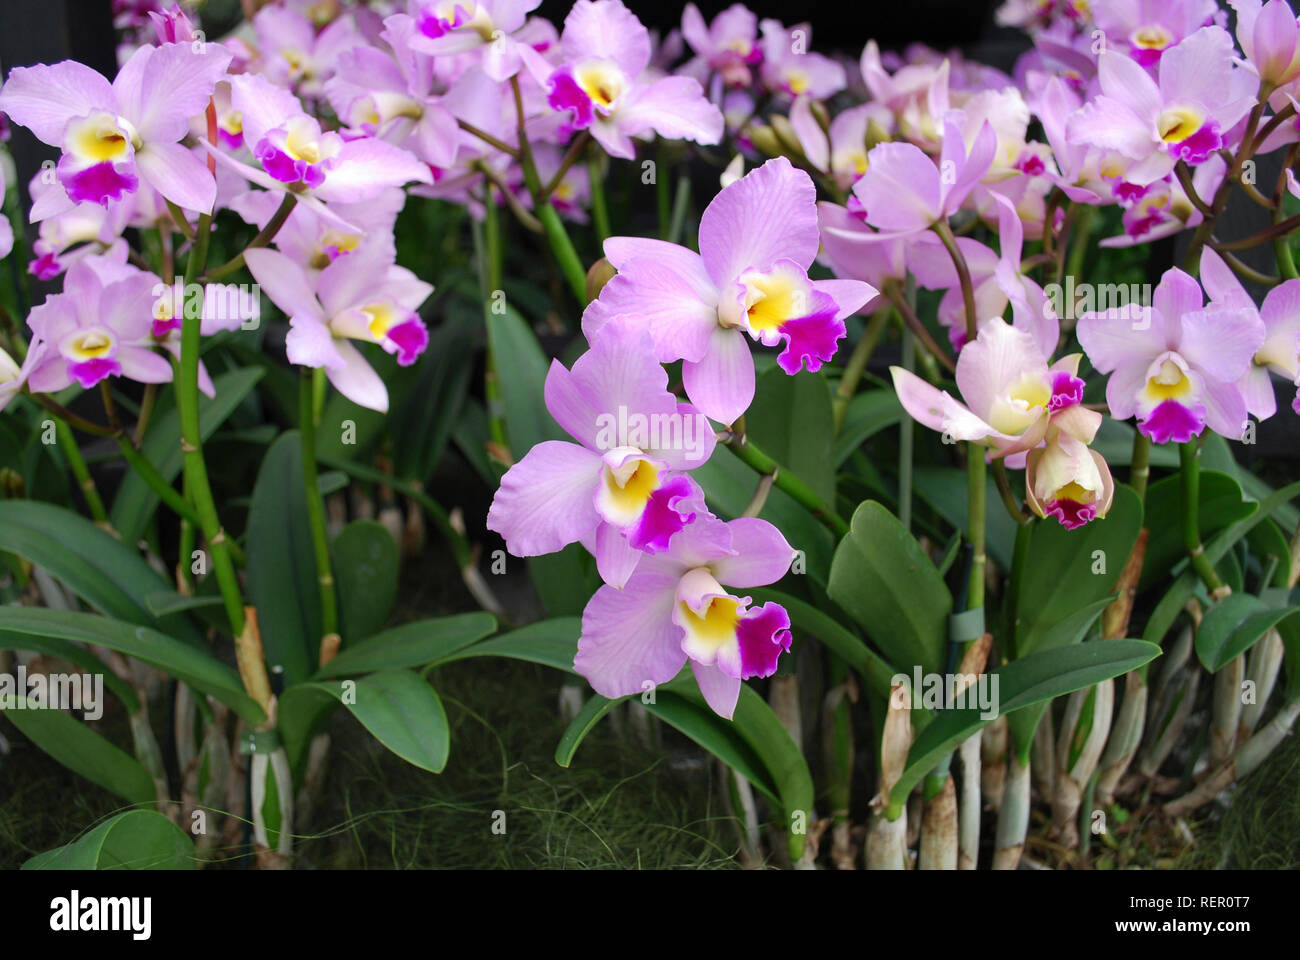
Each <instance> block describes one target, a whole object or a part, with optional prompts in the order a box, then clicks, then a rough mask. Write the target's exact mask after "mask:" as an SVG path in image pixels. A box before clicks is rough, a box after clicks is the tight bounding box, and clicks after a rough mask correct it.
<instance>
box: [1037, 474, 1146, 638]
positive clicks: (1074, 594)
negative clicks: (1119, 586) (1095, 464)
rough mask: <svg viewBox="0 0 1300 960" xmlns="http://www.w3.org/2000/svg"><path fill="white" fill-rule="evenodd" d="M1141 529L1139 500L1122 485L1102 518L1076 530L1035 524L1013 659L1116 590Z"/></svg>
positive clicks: (1053, 523)
mask: <svg viewBox="0 0 1300 960" xmlns="http://www.w3.org/2000/svg"><path fill="white" fill-rule="evenodd" d="M1141 528H1142V504H1141V501H1139V500H1138V497H1137V494H1135V493H1134V492H1133V490H1132V488H1130V487H1127V486H1124V485H1117V486H1116V488H1115V500H1114V502H1113V503H1112V504H1111V507H1110V511H1109V512H1108V513H1107V514H1106V516H1105V517H1104V518H1103V519H1100V520H1093V521H1091V522H1090V523H1088V524H1087V525H1086V526H1084V527H1081V528H1080V529H1077V530H1066V529H1065V528H1064V527H1062V526H1061V525H1060V524H1059V523H1057V522H1056V521H1055V520H1052V519H1048V520H1040V521H1038V522H1037V523H1035V524H1034V529H1033V532H1032V534H1031V536H1030V541H1029V547H1028V553H1027V554H1026V556H1025V563H1024V570H1023V574H1022V576H1021V582H1020V590H1019V595H1018V596H1019V601H1018V603H1017V609H1016V624H1015V644H1014V649H1015V654H1016V656H1017V657H1020V656H1024V655H1026V654H1030V653H1033V652H1035V651H1036V650H1039V649H1041V648H1042V645H1043V639H1044V637H1045V636H1046V635H1047V634H1048V633H1049V631H1052V630H1053V628H1055V627H1057V626H1058V625H1059V624H1060V623H1061V622H1062V621H1064V620H1067V619H1068V618H1070V617H1072V616H1073V615H1075V614H1077V613H1078V612H1079V611H1080V610H1083V609H1084V608H1089V607H1092V606H1094V605H1095V604H1097V603H1098V601H1100V600H1101V599H1102V598H1104V597H1109V596H1110V595H1111V594H1112V593H1113V592H1114V590H1115V582H1116V581H1117V580H1118V579H1119V575H1120V572H1121V571H1122V570H1123V569H1124V564H1125V563H1126V562H1127V561H1128V557H1129V554H1130V553H1131V552H1132V550H1133V544H1134V543H1135V542H1136V541H1137V536H1138V531H1139V530H1140V529H1141Z"/></svg>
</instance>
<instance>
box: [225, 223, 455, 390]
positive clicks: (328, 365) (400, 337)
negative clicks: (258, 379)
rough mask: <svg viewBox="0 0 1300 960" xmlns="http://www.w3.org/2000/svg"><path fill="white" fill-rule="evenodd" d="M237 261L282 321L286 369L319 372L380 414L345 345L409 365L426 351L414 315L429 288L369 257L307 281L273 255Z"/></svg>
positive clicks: (365, 375)
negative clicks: (370, 347)
mask: <svg viewBox="0 0 1300 960" xmlns="http://www.w3.org/2000/svg"><path fill="white" fill-rule="evenodd" d="M244 261H245V262H246V263H247V264H248V270H249V272H250V273H251V274H252V275H253V279H254V280H256V281H257V282H258V283H259V284H261V286H262V289H263V291H264V292H265V293H266V295H267V296H268V297H270V298H271V301H272V302H273V303H274V304H275V305H276V306H277V307H279V308H280V309H281V310H283V311H284V313H285V315H286V316H287V317H288V318H289V327H290V329H289V337H288V341H287V346H288V354H289V362H290V363H298V364H302V365H303V366H305V367H324V368H325V373H326V375H327V376H328V377H329V380H330V383H332V384H334V386H335V388H336V389H337V390H338V391H339V393H341V394H343V395H344V396H345V397H347V398H348V399H349V400H351V401H352V402H354V403H357V404H360V405H361V406H363V407H368V408H369V409H371V410H378V411H379V412H380V413H385V412H387V410H388V390H387V388H386V387H385V386H384V381H383V380H381V379H380V377H379V374H377V373H376V372H375V371H374V368H373V367H371V366H370V364H369V363H367V362H366V359H365V357H364V356H362V354H361V351H360V350H358V349H357V348H356V346H354V345H353V343H352V341H353V340H359V341H362V342H368V343H377V344H379V345H380V346H381V347H383V348H384V350H385V351H387V352H388V353H391V354H395V355H396V356H397V362H398V363H399V364H400V365H402V366H410V365H411V364H413V363H415V361H416V360H418V359H419V357H420V354H422V353H423V352H424V349H425V347H427V346H428V345H429V331H428V329H427V328H426V327H425V325H424V321H423V320H421V319H420V316H419V314H418V313H416V312H415V311H416V309H417V308H418V307H419V306H420V304H422V303H423V302H424V301H425V300H426V299H427V298H428V296H429V294H431V293H432V292H433V287H432V286H431V285H429V284H427V283H425V282H424V281H423V280H420V279H418V278H417V277H416V276H415V274H413V273H411V271H409V270H407V269H406V268H405V267H399V266H397V265H396V264H394V263H393V262H392V260H391V259H390V258H388V257H386V256H385V255H384V251H382V250H376V249H367V250H363V251H357V252H356V253H353V254H351V255H349V256H346V257H341V258H340V259H338V260H335V261H334V262H333V263H331V264H330V265H329V266H328V267H326V268H325V269H324V270H322V271H321V272H320V274H319V275H317V276H316V277H315V279H314V280H313V279H312V277H311V276H310V275H309V274H308V272H307V270H306V269H305V268H304V267H303V266H302V265H301V264H299V263H296V262H295V261H293V260H291V259H289V258H288V257H287V256H285V255H284V254H283V253H280V252H279V251H278V250H267V249H264V248H262V249H253V250H248V251H246V252H245V254H244Z"/></svg>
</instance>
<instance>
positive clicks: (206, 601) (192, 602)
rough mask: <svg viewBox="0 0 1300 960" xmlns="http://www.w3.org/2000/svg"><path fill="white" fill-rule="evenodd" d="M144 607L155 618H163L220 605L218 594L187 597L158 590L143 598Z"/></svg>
mask: <svg viewBox="0 0 1300 960" xmlns="http://www.w3.org/2000/svg"><path fill="white" fill-rule="evenodd" d="M144 602H145V606H147V607H148V608H149V612H150V613H152V614H153V615H154V616H156V617H165V616H168V615H170V614H173V613H180V612H181V611H182V610H202V609H204V608H207V607H219V606H221V605H222V599H221V596H220V594H210V595H202V596H200V595H197V594H196V595H195V596H191V597H187V596H185V595H184V594H180V593H177V592H176V591H175V590H159V591H157V592H156V593H151V594H149V595H148V596H147V597H145V598H144Z"/></svg>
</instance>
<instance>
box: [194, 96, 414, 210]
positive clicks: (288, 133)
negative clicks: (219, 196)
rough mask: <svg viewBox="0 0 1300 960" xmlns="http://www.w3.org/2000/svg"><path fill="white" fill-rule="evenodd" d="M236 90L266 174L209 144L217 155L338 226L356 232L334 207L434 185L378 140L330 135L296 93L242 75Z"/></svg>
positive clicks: (249, 141) (248, 137)
mask: <svg viewBox="0 0 1300 960" xmlns="http://www.w3.org/2000/svg"><path fill="white" fill-rule="evenodd" d="M230 87H231V103H232V104H233V105H234V108H235V109H236V110H238V111H239V113H240V116H241V118H242V124H243V133H244V141H245V144H246V145H247V146H248V147H250V148H251V149H252V151H253V154H254V156H255V157H257V159H258V161H259V162H260V163H261V165H262V169H261V170H258V169H256V168H254V167H250V166H249V165H247V164H245V163H242V162H240V161H238V160H235V159H234V158H233V157H230V156H228V155H227V154H225V153H222V152H221V151H219V150H217V149H216V148H215V147H213V146H212V145H211V144H209V145H208V149H209V150H210V151H211V153H212V155H213V156H215V157H216V158H217V160H218V161H220V162H221V163H223V164H225V165H226V166H227V167H229V168H230V169H232V170H234V171H236V172H237V173H239V174H240V175H242V176H243V177H244V178H245V179H247V180H248V181H249V182H251V183H255V184H257V185H258V186H260V187H264V188H266V189H267V190H272V191H278V192H279V193H281V194H282V193H283V192H284V191H289V190H292V191H293V193H294V194H296V195H297V197H298V202H299V203H305V204H307V205H308V206H310V207H311V208H312V210H313V211H314V212H315V213H316V214H317V215H319V216H321V217H323V218H325V219H327V220H330V221H331V222H333V223H334V224H335V225H336V226H339V227H341V228H343V229H353V230H355V229H356V228H355V226H354V225H353V224H350V223H348V222H347V221H346V220H344V219H343V218H342V217H340V216H339V215H338V214H337V213H336V212H334V211H333V210H332V209H330V208H329V207H328V206H326V204H327V203H329V202H331V201H341V202H344V203H359V202H364V201H367V200H371V199H373V198H374V197H376V196H378V195H379V194H380V193H382V192H383V191H384V190H385V189H387V188H389V187H400V186H402V185H403V184H405V183H409V182H410V181H412V180H414V181H417V182H419V183H432V182H433V176H432V174H431V173H430V172H429V167H428V166H427V165H426V164H423V163H421V162H420V161H419V160H417V159H416V158H415V157H413V156H412V155H411V154H409V153H407V152H406V151H405V150H403V149H401V148H400V147H395V146H393V145H392V144H391V143H386V142H384V141H383V140H379V139H376V138H374V137H363V138H361V139H358V140H344V139H343V137H341V136H340V135H339V134H337V133H334V132H332V131H322V130H321V126H320V123H319V122H318V121H317V120H316V118H315V117H310V116H308V115H307V114H306V113H304V112H303V109H302V105H301V104H300V103H299V102H298V99H297V98H296V97H295V96H294V95H293V94H292V93H290V92H289V91H288V90H285V89H283V88H281V87H277V86H275V84H273V83H271V82H270V81H268V80H267V79H266V78H265V77H261V76H258V75H256V74H241V75H240V76H237V77H232V78H231V80H230ZM322 201H324V202H322Z"/></svg>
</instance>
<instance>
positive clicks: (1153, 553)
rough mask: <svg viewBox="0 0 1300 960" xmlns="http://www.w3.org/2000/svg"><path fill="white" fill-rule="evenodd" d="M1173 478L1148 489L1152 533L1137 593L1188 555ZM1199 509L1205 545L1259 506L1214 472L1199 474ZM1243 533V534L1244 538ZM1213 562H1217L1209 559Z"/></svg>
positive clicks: (1227, 478)
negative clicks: (1212, 537)
mask: <svg viewBox="0 0 1300 960" xmlns="http://www.w3.org/2000/svg"><path fill="white" fill-rule="evenodd" d="M1181 482H1182V478H1181V477H1179V476H1177V475H1175V476H1172V477H1165V478H1164V479H1163V480H1158V481H1156V482H1155V483H1153V484H1151V486H1150V487H1149V488H1147V499H1146V527H1147V529H1148V530H1150V531H1151V537H1150V539H1149V540H1148V541H1147V555H1146V560H1145V561H1144V562H1143V564H1142V579H1141V582H1140V583H1139V586H1138V589H1139V590H1146V589H1147V588H1148V587H1150V586H1151V585H1152V584H1154V583H1156V582H1158V581H1159V580H1161V579H1163V578H1164V577H1166V576H1168V574H1169V571H1170V570H1171V569H1172V568H1173V567H1174V566H1176V565H1177V564H1178V563H1179V561H1181V560H1182V559H1183V558H1184V557H1185V556H1186V555H1187V548H1186V546H1185V545H1184V543H1183V523H1182V519H1183V500H1182V489H1181V487H1180V483H1181ZM1200 483H1201V485H1200V493H1201V498H1200V507H1199V511H1200V512H1199V514H1198V516H1197V520H1198V523H1199V526H1200V531H1201V542H1202V543H1205V542H1208V541H1209V540H1210V538H1211V536H1212V535H1213V534H1216V533H1218V532H1219V531H1220V530H1222V529H1224V528H1225V527H1230V526H1233V525H1234V524H1238V523H1240V521H1242V520H1244V519H1246V518H1247V517H1250V516H1251V515H1252V514H1254V513H1256V512H1257V510H1258V509H1259V505H1258V504H1256V503H1254V502H1252V501H1248V500H1246V499H1244V497H1243V495H1242V490H1241V486H1240V485H1239V484H1238V483H1237V481H1236V480H1234V479H1233V478H1232V477H1230V476H1228V475H1227V474H1224V473H1216V472H1215V471H1213V470H1202V471H1201V481H1200ZM1244 532H1245V531H1244V530H1243V534H1244ZM1211 559H1212V560H1215V561H1216V562H1217V560H1218V559H1219V558H1218V557H1211Z"/></svg>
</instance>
